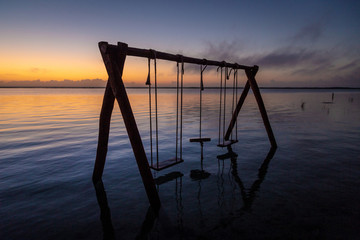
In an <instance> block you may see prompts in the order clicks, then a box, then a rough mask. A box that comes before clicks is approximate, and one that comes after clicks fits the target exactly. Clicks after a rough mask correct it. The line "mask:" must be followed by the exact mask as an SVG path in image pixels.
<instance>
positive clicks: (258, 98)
mask: <svg viewBox="0 0 360 240" xmlns="http://www.w3.org/2000/svg"><path fill="white" fill-rule="evenodd" d="M258 69H259V67H258V66H255V67H254V69H245V73H246V76H247V78H248V82H249V83H250V87H251V90H252V91H253V93H254V96H255V99H256V102H257V104H258V106H259V110H260V113H261V117H262V119H263V122H264V125H265V128H266V132H267V135H268V138H269V140H270V143H271V146H272V147H273V148H276V147H277V144H276V140H275V137H274V134H273V131H272V129H271V125H270V121H269V118H268V115H267V113H266V109H265V105H264V102H263V100H262V97H261V94H260V89H259V87H258V85H257V83H256V80H255V75H256V73H257V71H258Z"/></svg>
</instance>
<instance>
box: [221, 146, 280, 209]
mask: <svg viewBox="0 0 360 240" xmlns="http://www.w3.org/2000/svg"><path fill="white" fill-rule="evenodd" d="M275 152H276V148H273V147H272V148H270V150H269V152H268V154H267V156H266V158H265V160H264V161H263V163H262V164H261V166H260V168H259V172H258V175H257V177H258V178H257V179H256V180H255V181H254V182H253V184H252V185H251V187H250V188H249V190H248V191H247V190H246V188H245V186H244V184H243V182H242V181H241V178H240V177H239V172H238V170H237V155H235V154H229V155H227V156H228V158H230V159H231V168H232V171H231V174H232V175H233V177H234V180H235V182H236V183H237V184H238V186H239V188H240V192H241V197H242V199H243V202H244V207H243V208H242V209H243V210H250V209H251V205H252V204H253V202H254V200H255V196H256V192H257V191H259V189H260V185H261V183H262V182H263V181H264V179H265V175H266V173H267V169H268V166H269V163H270V160H271V159H272V158H273V156H274V154H275ZM218 159H219V160H224V159H225V158H219V157H218Z"/></svg>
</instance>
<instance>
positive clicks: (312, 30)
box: [291, 22, 324, 42]
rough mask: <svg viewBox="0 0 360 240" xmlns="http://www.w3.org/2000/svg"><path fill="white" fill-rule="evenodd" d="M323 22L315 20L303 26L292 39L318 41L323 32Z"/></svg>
mask: <svg viewBox="0 0 360 240" xmlns="http://www.w3.org/2000/svg"><path fill="white" fill-rule="evenodd" d="M323 26H324V25H323V24H322V23H320V22H313V23H310V24H308V25H306V26H304V27H302V28H301V29H300V30H299V31H298V32H297V33H296V34H295V35H294V36H293V37H291V40H293V41H295V42H301V41H312V42H313V41H317V40H318V39H319V38H320V37H321V36H322V34H323Z"/></svg>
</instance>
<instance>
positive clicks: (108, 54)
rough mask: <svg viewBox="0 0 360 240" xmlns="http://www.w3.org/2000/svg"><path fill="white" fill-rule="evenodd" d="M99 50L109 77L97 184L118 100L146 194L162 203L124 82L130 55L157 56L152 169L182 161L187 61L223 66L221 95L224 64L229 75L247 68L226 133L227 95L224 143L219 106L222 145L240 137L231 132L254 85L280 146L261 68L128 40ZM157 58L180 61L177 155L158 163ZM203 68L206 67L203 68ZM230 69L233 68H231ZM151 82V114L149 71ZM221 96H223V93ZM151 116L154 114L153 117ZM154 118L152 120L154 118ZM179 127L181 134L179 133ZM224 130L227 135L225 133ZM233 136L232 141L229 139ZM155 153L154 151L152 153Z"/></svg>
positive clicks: (271, 137) (95, 173) (263, 114)
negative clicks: (259, 82)
mask: <svg viewBox="0 0 360 240" xmlns="http://www.w3.org/2000/svg"><path fill="white" fill-rule="evenodd" d="M99 49H100V52H101V56H102V59H103V61H104V64H105V68H106V71H107V73H108V76H109V79H108V82H107V85H106V89H105V93H104V98H103V103H102V107H101V112H100V119H99V138H98V145H97V151H96V160H95V165H94V171H93V175H92V180H93V183H94V184H97V182H99V181H101V178H102V175H103V171H104V166H105V161H106V155H107V151H108V141H109V133H110V122H111V115H112V112H113V108H114V103H115V101H116V102H117V104H118V106H119V108H120V111H121V115H122V119H123V121H124V124H125V128H126V132H127V135H128V137H129V140H130V144H131V147H132V150H133V153H134V157H135V160H136V164H137V166H138V169H139V172H140V175H141V179H142V182H143V184H144V187H145V191H146V194H147V197H148V199H149V203H150V205H151V206H152V207H153V208H154V209H159V208H160V205H161V202H160V198H159V194H158V192H157V190H156V184H155V182H154V178H153V175H152V172H151V171H150V166H149V162H148V157H147V155H146V152H145V149H144V145H143V143H142V139H141V136H140V132H139V129H138V126H137V123H136V120H135V117H134V113H133V111H132V108H131V104H130V101H129V98H128V94H127V92H126V87H125V84H124V81H123V70H124V66H125V60H126V57H127V56H133V57H142V58H148V59H154V62H155V120H156V150H157V152H156V164H154V163H153V159H152V160H151V162H152V164H151V168H153V169H155V170H161V169H164V168H166V167H170V166H172V165H174V164H177V163H180V162H182V161H183V160H182V103H183V101H182V100H183V94H182V93H183V75H184V63H190V64H199V65H208V66H217V67H221V85H220V94H222V77H223V75H222V71H223V68H224V67H225V72H226V77H227V78H228V77H229V74H228V72H227V71H228V69H227V68H232V69H233V70H235V69H241V70H244V71H245V74H246V77H247V81H246V84H245V86H244V88H243V91H242V94H241V96H240V98H239V100H238V102H237V104H236V107H235V109H234V110H233V112H232V117H231V121H230V123H229V125H228V128H227V131H226V133H225V106H226V103H225V101H226V97H225V98H224V115H223V119H224V122H223V127H222V131H223V135H222V142H220V135H221V133H220V131H221V129H220V127H221V119H222V115H221V114H222V110H221V109H220V114H219V144H218V145H219V146H228V145H227V144H228V142H229V143H230V145H231V144H232V143H234V142H236V141H237V139H235V140H233V139H230V137H231V136H230V135H231V133H232V130H233V128H234V126H235V124H236V121H237V116H238V114H239V112H240V110H241V107H242V105H243V103H244V100H245V98H246V96H247V94H248V92H249V90H250V88H251V90H252V92H253V94H254V97H255V99H256V102H257V105H258V108H259V111H260V113H261V117H262V119H263V122H264V126H265V129H266V132H267V135H268V138H269V141H270V143H271V146H272V147H273V148H276V147H277V144H276V141H275V137H274V134H273V132H272V129H271V126H270V121H269V118H268V116H267V113H266V109H265V105H264V102H263V100H262V97H261V94H260V90H259V86H258V85H257V83H256V79H255V76H256V73H257V72H258V69H259V67H258V66H256V65H254V66H246V65H239V64H237V63H226V62H224V61H223V62H219V61H215V60H204V59H198V58H193V57H186V56H182V55H175V54H171V53H165V52H159V51H157V52H155V51H154V50H147V49H140V48H134V47H129V46H128V45H127V44H126V43H123V42H118V43H117V45H112V44H109V43H107V42H99ZM156 57H157V59H162V60H166V61H173V62H177V69H178V74H177V79H178V80H177V110H176V116H177V120H176V122H177V124H176V151H175V158H173V159H170V160H167V161H164V162H161V163H160V162H159V152H158V148H159V147H158V145H159V142H158V116H157V80H156ZM180 62H181V87H180V88H179V63H180ZM149 66H150V60H149ZM149 69H150V67H149ZM201 70H204V69H203V68H202V69H201ZM230 72H231V71H230ZM147 83H148V85H149V109H150V115H151V113H152V109H151V84H150V72H149V77H148V81H147ZM224 84H225V85H224V88H225V92H224V96H225V95H226V80H225V82H224ZM179 90H181V95H180V101H181V102H180V104H181V105H180V124H179ZM221 97H222V96H221ZM221 99H222V98H220V107H222V100H221ZM150 118H151V116H150ZM151 121H152V119H151ZM150 125H151V126H150V132H151V136H150V139H151V140H150V141H151V144H150V145H151V152H152V148H153V146H152V145H153V144H152V140H153V136H152V123H151V124H150ZM179 128H180V133H179ZM224 133H225V134H224ZM179 134H180V147H179V149H178V143H179V136H178V135H179ZM229 139H230V140H229ZM178 150H179V152H180V156H178ZM151 155H153V153H151Z"/></svg>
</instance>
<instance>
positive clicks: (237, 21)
mask: <svg viewBox="0 0 360 240" xmlns="http://www.w3.org/2000/svg"><path fill="white" fill-rule="evenodd" d="M359 12H360V2H359V1H229V0H225V1H195V0H193V1H156V0H155V1H136V0H133V1H92V0H89V1H75V0H74V1H18V0H12V1H1V3H0V30H1V31H0V32H1V33H2V34H1V35H2V36H1V39H0V80H7V81H10V80H35V79H40V80H44V81H45V80H52V79H54V80H63V79H71V80H81V79H94V78H101V79H106V72H105V69H104V67H103V64H102V61H101V56H100V54H99V51H98V48H97V42H99V41H108V42H109V43H116V42H117V41H122V42H126V43H128V44H129V46H133V47H139V48H152V49H156V50H159V51H166V52H171V53H181V54H184V55H187V56H193V57H199V58H207V59H213V60H221V61H222V60H225V61H228V62H237V63H239V64H245V65H254V64H256V65H259V66H260V71H259V73H258V78H257V79H258V82H259V84H260V85H261V86H306V87H313V86H318V87H322V86H324V87H329V86H340V87H341V86H343V87H360V44H359V43H360V14H359ZM139 64H140V65H141V66H142V65H143V64H142V62H141V61H140V62H136V61H131V60H130V61H129V69H136V67H137V65H139ZM144 71H145V70H144ZM169 71H170V70H169ZM194 74H195V72H194ZM128 76H129V79H130V80H131V81H134V82H136V79H135V78H139V76H136V75H132V74H128ZM190 79H191V78H190Z"/></svg>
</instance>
